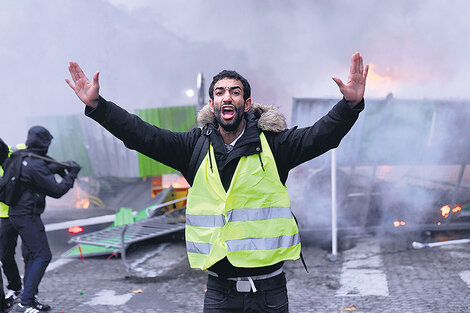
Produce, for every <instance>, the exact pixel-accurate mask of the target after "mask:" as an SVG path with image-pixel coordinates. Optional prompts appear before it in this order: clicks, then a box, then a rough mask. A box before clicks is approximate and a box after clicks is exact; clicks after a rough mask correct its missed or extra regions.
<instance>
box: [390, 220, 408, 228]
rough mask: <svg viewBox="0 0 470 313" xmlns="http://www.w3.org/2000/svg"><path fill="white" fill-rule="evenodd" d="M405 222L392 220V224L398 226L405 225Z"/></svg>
mask: <svg viewBox="0 0 470 313" xmlns="http://www.w3.org/2000/svg"><path fill="white" fill-rule="evenodd" d="M405 225H406V223H405V222H404V221H395V222H393V226H395V227H398V226H405Z"/></svg>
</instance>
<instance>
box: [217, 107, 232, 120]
mask: <svg viewBox="0 0 470 313" xmlns="http://www.w3.org/2000/svg"><path fill="white" fill-rule="evenodd" d="M220 111H221V113H222V118H223V119H224V120H230V119H232V118H233V117H234V116H235V107H234V106H233V105H223V106H222V108H221V110H220Z"/></svg>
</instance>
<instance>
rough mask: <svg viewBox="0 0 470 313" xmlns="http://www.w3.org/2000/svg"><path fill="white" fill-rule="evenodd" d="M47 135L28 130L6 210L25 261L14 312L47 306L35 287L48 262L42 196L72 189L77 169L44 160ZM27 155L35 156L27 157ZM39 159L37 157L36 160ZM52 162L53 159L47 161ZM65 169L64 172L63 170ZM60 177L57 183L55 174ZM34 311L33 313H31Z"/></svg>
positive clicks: (39, 128)
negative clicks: (15, 191) (15, 187)
mask: <svg viewBox="0 0 470 313" xmlns="http://www.w3.org/2000/svg"><path fill="white" fill-rule="evenodd" d="M52 138H53V137H52V135H51V133H50V132H49V131H48V130H47V129H46V128H44V127H42V126H34V127H32V128H30V129H29V131H28V136H27V139H26V142H25V143H26V149H24V150H23V151H21V153H23V154H24V155H25V157H24V158H23V161H22V162H21V175H20V185H19V188H20V196H19V199H18V200H17V201H16V203H15V204H14V205H13V206H11V207H10V212H9V214H10V222H11V224H12V225H13V227H14V228H15V229H16V230H17V231H18V234H19V235H20V237H21V240H22V242H23V244H24V245H25V248H26V249H27V250H28V251H29V254H28V255H29V257H28V259H27V260H25V275H24V277H25V278H24V291H23V294H22V296H21V301H20V303H18V305H17V306H15V307H14V310H15V311H17V312H36V311H47V310H49V309H50V306H49V305H46V304H42V303H40V302H39V301H38V300H37V293H38V286H39V283H40V282H41V279H42V277H43V276H44V273H45V271H46V268H47V266H48V264H49V262H50V261H51V259H52V253H51V250H50V248H49V243H48V240H47V236H46V232H45V228H44V224H43V222H42V220H41V214H42V213H43V212H44V209H45V207H46V196H50V197H53V198H60V197H62V196H63V195H64V194H66V193H67V192H68V191H69V190H70V189H71V188H72V187H73V183H74V180H75V179H76V178H77V175H78V172H79V171H80V169H81V167H80V165H78V164H77V163H76V162H74V161H67V162H66V164H67V165H68V166H67V167H65V168H64V166H57V165H56V164H53V162H48V161H47V160H46V159H44V158H40V157H46V158H49V159H51V158H50V157H48V156H47V152H48V150H49V146H50V144H51V141H52ZM28 153H31V154H35V155H36V156H31V155H28ZM38 156H39V157H38ZM51 160H53V159H51ZM65 169H66V170H65ZM56 173H58V174H59V175H61V176H62V180H61V181H60V182H58V181H57V180H56V178H55V176H54V175H55V174H56ZM35 310H36V311H35Z"/></svg>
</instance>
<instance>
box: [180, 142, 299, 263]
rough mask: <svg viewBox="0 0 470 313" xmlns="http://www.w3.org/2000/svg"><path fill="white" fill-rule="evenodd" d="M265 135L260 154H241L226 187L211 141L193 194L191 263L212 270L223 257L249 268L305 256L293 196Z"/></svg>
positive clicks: (188, 229)
mask: <svg viewBox="0 0 470 313" xmlns="http://www.w3.org/2000/svg"><path fill="white" fill-rule="evenodd" d="M260 140H261V148H262V149H261V151H260V153H259V154H254V155H250V156H246V157H241V158H240V161H239V162H238V166H237V168H236V170H235V173H234V175H233V177H232V181H231V184H230V187H229V189H228V190H227V191H225V189H224V187H223V185H222V182H221V180H220V177H219V171H218V169H217V165H216V162H215V155H214V149H213V148H212V145H210V146H209V151H208V153H207V155H206V157H205V158H204V160H203V161H202V163H201V165H200V166H199V168H198V170H197V173H196V176H195V178H194V183H193V186H192V187H191V188H190V189H189V193H188V202H187V208H186V248H187V253H188V259H189V263H190V265H191V267H192V268H200V269H203V270H204V269H207V268H209V267H210V266H212V265H213V264H214V263H216V262H217V261H219V260H221V259H223V258H224V257H227V258H228V260H229V261H230V263H231V264H232V265H234V266H236V267H250V268H253V267H262V266H268V265H272V264H276V263H278V262H280V261H284V260H296V259H298V258H299V257H300V237H299V230H298V227H297V223H296V222H295V220H294V217H293V215H292V212H291V208H290V200H289V195H288V194H287V190H286V187H285V186H284V185H282V183H281V181H280V179H279V173H278V171H277V167H276V162H275V160H274V156H273V154H272V152H271V149H270V147H269V144H268V142H267V140H266V137H265V136H264V134H263V133H261V134H260ZM209 154H210V156H209ZM209 157H210V158H211V160H210V159H209ZM210 163H212V170H211V168H210Z"/></svg>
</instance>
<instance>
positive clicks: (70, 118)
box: [27, 115, 93, 176]
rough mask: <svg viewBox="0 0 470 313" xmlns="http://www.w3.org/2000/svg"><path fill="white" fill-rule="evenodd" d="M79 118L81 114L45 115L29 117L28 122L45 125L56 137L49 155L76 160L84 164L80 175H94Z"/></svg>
mask: <svg viewBox="0 0 470 313" xmlns="http://www.w3.org/2000/svg"><path fill="white" fill-rule="evenodd" d="M78 119H79V115H64V116H44V117H33V118H28V119H27V123H28V124H29V125H31V126H34V125H41V126H44V127H45V128H47V129H48V130H49V132H50V133H51V134H52V136H53V137H54V139H52V142H51V145H50V147H49V152H48V155H50V156H51V157H53V158H54V159H56V160H58V161H66V160H74V161H76V162H77V163H78V164H80V165H81V166H82V170H81V171H80V173H79V176H93V168H92V167H91V163H90V159H89V157H88V152H87V149H86V148H85V145H84V141H83V134H82V130H81V127H80V122H79V120H78Z"/></svg>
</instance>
